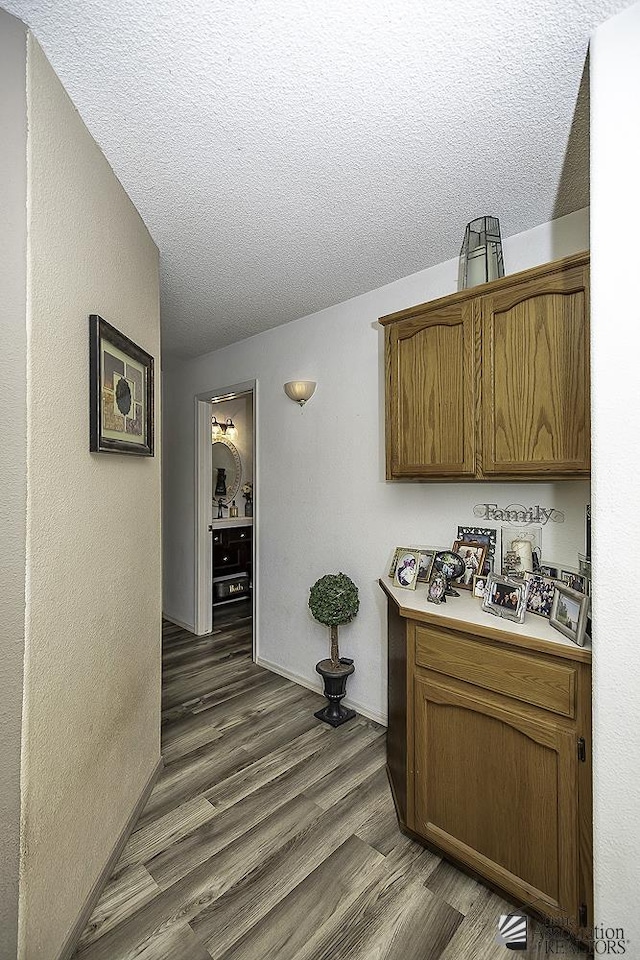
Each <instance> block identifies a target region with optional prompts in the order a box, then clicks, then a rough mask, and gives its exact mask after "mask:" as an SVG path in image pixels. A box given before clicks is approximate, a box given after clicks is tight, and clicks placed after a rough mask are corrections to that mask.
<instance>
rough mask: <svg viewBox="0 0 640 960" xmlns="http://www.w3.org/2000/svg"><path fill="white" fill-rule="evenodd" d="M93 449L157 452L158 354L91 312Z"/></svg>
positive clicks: (146, 454) (137, 453)
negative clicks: (155, 400) (155, 391)
mask: <svg viewBox="0 0 640 960" xmlns="http://www.w3.org/2000/svg"><path fill="white" fill-rule="evenodd" d="M89 449H90V450H91V451H92V452H93V453H128V454H134V455H135V456H139V457H152V456H153V357H152V356H150V354H148V353H146V351H144V350H143V349H142V348H141V347H139V346H138V345H137V344H135V343H134V342H133V341H132V340H130V339H129V338H128V337H127V336H125V335H124V333H121V332H120V331H119V330H116V328H115V327H112V326H111V324H110V323H107V321H106V320H103V319H102V317H99V316H97V315H96V314H91V316H90V317H89Z"/></svg>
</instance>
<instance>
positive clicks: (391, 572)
mask: <svg viewBox="0 0 640 960" xmlns="http://www.w3.org/2000/svg"><path fill="white" fill-rule="evenodd" d="M413 549H414V548H413V547H396V548H395V550H394V551H393V557H392V558H391V565H390V567H389V573H388V574H387V576H388V577H389V578H390V579H391V580H393V577H394V574H395V572H396V567H397V566H398V557H399V556H400V554H401V553H402V552H403V550H413Z"/></svg>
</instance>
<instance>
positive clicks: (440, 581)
mask: <svg viewBox="0 0 640 960" xmlns="http://www.w3.org/2000/svg"><path fill="white" fill-rule="evenodd" d="M446 592H447V578H446V577H445V576H443V575H442V574H441V573H434V574H433V576H432V577H431V580H430V581H429V587H428V589H427V600H428V601H429V602H430V603H446V602H447V598H446V596H445V594H446Z"/></svg>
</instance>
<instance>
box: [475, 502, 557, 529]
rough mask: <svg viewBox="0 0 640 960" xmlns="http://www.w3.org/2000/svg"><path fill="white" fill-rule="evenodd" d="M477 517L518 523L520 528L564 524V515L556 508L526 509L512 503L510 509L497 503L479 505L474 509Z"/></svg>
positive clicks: (538, 506) (538, 507)
mask: <svg viewBox="0 0 640 960" xmlns="http://www.w3.org/2000/svg"><path fill="white" fill-rule="evenodd" d="M473 512H474V514H475V516H476V517H482V519H483V520H500V521H501V522H502V523H517V524H518V525H519V526H523V525H525V524H529V523H531V524H535V525H536V526H538V525H541V526H544V525H545V524H546V523H548V522H549V521H550V520H551V522H552V523H564V513H562V511H561V510H556V509H555V508H554V507H541V506H540V505H539V504H536V505H535V507H525V506H523V505H522V504H521V503H511V504H509V506H508V507H499V506H498V504H497V503H477V504H476V505H475V507H474V508H473Z"/></svg>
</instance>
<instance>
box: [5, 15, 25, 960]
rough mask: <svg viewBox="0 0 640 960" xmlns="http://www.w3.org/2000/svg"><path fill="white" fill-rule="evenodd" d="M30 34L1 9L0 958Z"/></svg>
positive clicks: (13, 912)
mask: <svg viewBox="0 0 640 960" xmlns="http://www.w3.org/2000/svg"><path fill="white" fill-rule="evenodd" d="M26 51H27V37H26V30H25V28H24V26H23V25H22V24H21V23H20V22H19V21H18V20H15V19H14V18H13V17H10V16H9V15H8V14H6V13H4V11H1V10H0V90H1V91H2V95H1V96H0V129H1V130H2V139H3V144H2V150H0V263H1V264H2V269H1V270H0V410H2V411H3V413H2V443H0V543H1V544H2V547H1V549H0V583H1V584H2V589H1V590H0V960H15V956H16V940H17V934H18V869H19V862H20V737H21V722H22V662H23V658H24V575H25V536H26V503H27V324H26V271H27V168H26V158H27V99H26V88H25V77H26Z"/></svg>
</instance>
